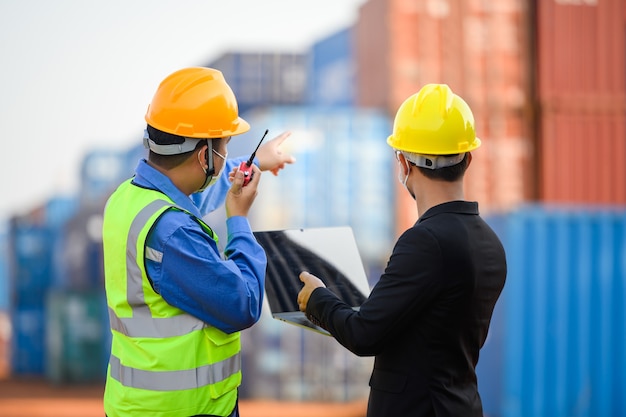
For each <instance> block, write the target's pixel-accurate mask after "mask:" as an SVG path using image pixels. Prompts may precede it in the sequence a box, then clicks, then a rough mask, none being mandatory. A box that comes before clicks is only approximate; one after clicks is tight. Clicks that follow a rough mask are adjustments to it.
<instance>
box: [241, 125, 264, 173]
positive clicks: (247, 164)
mask: <svg viewBox="0 0 626 417" xmlns="http://www.w3.org/2000/svg"><path fill="white" fill-rule="evenodd" d="M267 132H269V129H265V133H264V134H263V137H262V138H261V140H260V141H259V144H258V145H256V149H255V150H254V152H252V155H250V159H248V161H247V162H246V166H250V165H252V161H254V157H255V156H256V151H258V150H259V146H261V142H263V139H265V136H267Z"/></svg>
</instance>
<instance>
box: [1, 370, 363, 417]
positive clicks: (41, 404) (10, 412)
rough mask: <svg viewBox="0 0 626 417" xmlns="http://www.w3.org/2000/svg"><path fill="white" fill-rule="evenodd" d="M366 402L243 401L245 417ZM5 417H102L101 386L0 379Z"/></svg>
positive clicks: (308, 412) (341, 410)
mask: <svg viewBox="0 0 626 417" xmlns="http://www.w3.org/2000/svg"><path fill="white" fill-rule="evenodd" d="M366 407H367V402H366V400H361V401H356V402H351V403H341V404H336V403H333V404H318V403H293V402H277V401H271V400H268V401H262V400H254V401H252V400H245V401H241V403H240V406H239V409H240V414H241V416H242V417H322V416H323V417H364V416H365V411H366ZM0 416H2V417H38V416H42V417H43V416H45V417H103V416H104V412H103V409H102V386H101V385H82V386H77V385H71V386H54V385H51V384H49V383H48V382H46V381H45V380H38V379H11V378H7V379H0Z"/></svg>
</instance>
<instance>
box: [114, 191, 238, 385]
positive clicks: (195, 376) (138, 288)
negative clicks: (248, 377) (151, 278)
mask: <svg viewBox="0 0 626 417" xmlns="http://www.w3.org/2000/svg"><path fill="white" fill-rule="evenodd" d="M164 207H174V208H177V207H176V206H175V205H173V204H172V203H170V202H167V201H165V200H155V201H153V202H151V203H150V204H148V205H147V206H146V207H144V208H143V209H142V210H141V211H140V212H139V213H138V214H137V216H135V218H134V220H133V221H132V223H131V226H130V231H129V233H128V238H127V242H126V245H127V246H126V248H127V250H126V271H127V277H126V282H127V288H126V297H127V300H128V303H129V305H130V306H131V309H132V317H124V318H120V317H118V316H117V314H116V313H115V311H114V310H113V309H111V308H109V319H110V324H111V329H113V330H115V331H117V332H119V333H121V334H123V335H125V336H128V337H133V338H136V337H146V338H168V337H176V336H183V335H186V334H189V333H191V332H194V331H198V330H201V329H203V328H205V327H207V324H206V323H204V322H203V321H202V320H199V319H197V318H195V317H193V316H191V315H189V314H181V315H178V316H173V317H164V318H155V317H152V313H151V311H150V307H149V306H148V305H147V304H146V302H145V299H144V293H143V286H142V284H143V278H142V271H141V269H140V268H139V266H138V264H137V240H138V239H139V235H140V233H141V231H142V230H143V228H144V227H145V226H146V223H147V222H148V220H149V219H150V218H151V217H152V216H153V215H154V214H155V213H157V212H158V211H159V210H161V209H163V208H164ZM110 369H111V377H112V378H114V379H116V380H117V381H119V382H120V383H121V384H123V385H125V386H129V387H134V388H140V389H149V390H155V391H173V390H181V389H192V388H196V387H200V386H205V385H209V384H215V383H217V382H220V381H223V380H225V379H226V378H228V377H230V376H232V375H233V374H235V373H237V372H239V371H240V370H241V357H240V353H237V354H235V355H233V356H231V357H228V358H226V359H225V360H223V361H220V362H216V363H213V364H209V365H204V366H200V367H198V368H194V369H187V370H176V371H161V372H153V371H148V370H144V369H136V368H132V367H128V366H124V365H122V363H121V362H120V359H119V358H118V357H116V356H115V355H113V354H112V355H111V358H110Z"/></svg>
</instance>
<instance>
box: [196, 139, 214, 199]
mask: <svg viewBox="0 0 626 417" xmlns="http://www.w3.org/2000/svg"><path fill="white" fill-rule="evenodd" d="M206 144H207V148H206V151H205V152H204V157H205V159H206V162H207V164H208V166H209V167H208V169H205V168H204V166H202V162H201V161H200V153H198V162H200V167H202V170H203V171H204V175H205V176H206V177H205V179H204V184H202V187H200V189H199V190H198V192H202V191H204V190H206V189H207V187H208V186H209V185H212V183H214V182H215V181H214V179H213V174H215V166H214V165H213V141H212V140H211V139H207V140H206Z"/></svg>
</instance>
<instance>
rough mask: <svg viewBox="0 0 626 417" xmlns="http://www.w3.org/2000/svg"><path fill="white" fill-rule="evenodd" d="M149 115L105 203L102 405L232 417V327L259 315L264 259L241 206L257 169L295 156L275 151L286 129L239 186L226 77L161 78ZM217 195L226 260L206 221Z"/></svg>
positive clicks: (237, 368) (113, 415)
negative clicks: (138, 145)
mask: <svg viewBox="0 0 626 417" xmlns="http://www.w3.org/2000/svg"><path fill="white" fill-rule="evenodd" d="M145 119H146V122H147V129H146V132H145V135H144V143H145V146H146V147H147V148H148V149H149V157H148V160H142V161H140V162H139V165H138V166H137V168H136V171H135V175H134V176H133V177H132V178H130V179H129V180H127V181H125V182H124V183H122V184H121V185H120V186H119V187H118V189H117V190H116V191H115V192H114V193H113V194H112V195H111V197H110V198H109V200H108V202H107V205H106V208H105V212H104V225H103V241H104V267H105V286H106V295H107V304H108V308H109V318H110V323H111V332H112V345H111V357H110V359H109V366H108V371H107V379H106V388H105V393H104V408H105V412H106V414H107V415H108V417H122V416H123V417H129V416H152V417H188V416H200V415H202V416H238V407H237V390H238V387H239V385H240V383H241V359H240V354H241V352H240V348H241V344H240V333H239V332H240V331H241V330H243V329H245V328H248V327H250V326H252V325H253V324H254V323H256V322H257V320H258V319H259V317H260V315H261V308H262V303H263V293H264V288H265V268H266V256H265V253H264V252H263V249H262V248H261V246H260V245H259V244H258V243H257V242H256V240H255V238H254V236H253V234H252V231H251V229H250V225H249V223H248V220H247V215H248V211H249V210H250V208H251V206H252V204H253V202H254V199H255V197H256V195H257V187H258V185H259V181H260V179H261V171H263V170H270V171H273V172H274V173H275V174H276V173H277V172H278V170H280V169H282V168H283V167H284V165H285V164H289V163H293V162H294V159H293V157H291V156H289V155H286V154H283V153H282V152H280V148H279V146H280V144H281V143H282V142H283V141H284V140H285V139H286V138H287V136H289V133H288V132H287V133H284V134H282V135H280V136H278V137H277V138H275V139H274V140H272V141H270V142H268V143H266V144H265V145H263V146H262V147H261V148H260V149H259V151H258V152H257V154H256V155H257V158H256V159H255V160H254V164H252V165H251V167H250V169H251V170H252V176H251V178H250V177H248V178H247V179H249V180H250V181H249V183H247V184H245V183H244V174H243V172H241V170H239V169H238V166H239V164H240V162H242V160H243V159H240V160H237V159H235V160H230V159H228V158H227V155H228V149H227V148H228V143H229V141H230V138H231V137H232V136H236V135H240V134H242V133H244V132H246V131H248V130H249V129H250V126H249V125H248V123H247V122H246V121H245V120H243V119H242V118H241V117H239V112H238V107H237V101H236V98H235V95H234V94H233V92H232V90H231V88H230V87H229V85H228V84H227V83H226V81H225V79H224V76H223V74H222V73H221V72H220V71H217V70H215V69H211V68H201V67H197V68H195V67H194V68H185V69H182V70H180V71H176V72H174V73H173V74H171V75H169V76H168V77H167V78H165V80H163V82H162V83H161V84H160V85H159V88H158V89H157V91H156V93H155V95H154V97H153V99H152V102H151V103H150V106H149V108H148V112H147V114H146V117H145ZM257 165H258V166H257ZM224 170H226V171H230V174H229V175H222V171H224ZM244 185H245V186H244ZM205 190H206V191H205ZM190 197H191V198H190ZM222 203H224V204H225V208H226V216H227V220H226V227H227V232H228V237H227V241H226V244H225V249H224V254H223V255H224V256H223V257H222V254H221V253H220V251H219V249H218V245H217V243H218V236H217V235H216V234H215V233H214V232H213V230H212V229H211V227H210V226H209V225H208V224H206V223H205V222H204V220H203V216H204V215H205V214H207V213H208V212H210V211H212V210H213V209H215V208H216V207H218V206H219V205H221V204H222Z"/></svg>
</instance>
